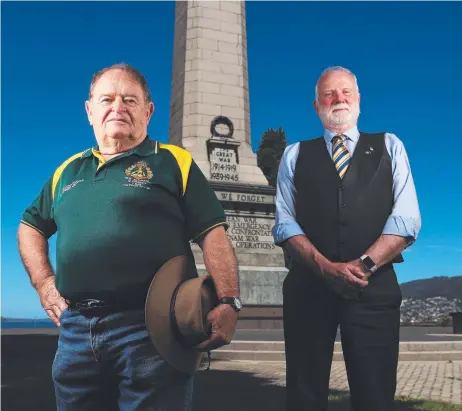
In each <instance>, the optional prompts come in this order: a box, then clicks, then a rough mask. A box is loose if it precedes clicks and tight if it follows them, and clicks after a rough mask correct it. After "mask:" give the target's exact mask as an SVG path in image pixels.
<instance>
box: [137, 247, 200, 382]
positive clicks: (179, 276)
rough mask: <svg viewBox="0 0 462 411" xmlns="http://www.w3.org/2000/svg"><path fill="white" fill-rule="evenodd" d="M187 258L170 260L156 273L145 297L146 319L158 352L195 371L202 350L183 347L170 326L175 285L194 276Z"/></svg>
mask: <svg viewBox="0 0 462 411" xmlns="http://www.w3.org/2000/svg"><path fill="white" fill-rule="evenodd" d="M187 263H188V260H187V257H186V256H177V257H173V258H172V259H170V260H168V261H167V262H166V263H165V264H164V265H163V266H162V267H161V268H160V269H159V271H157V273H156V275H155V276H154V278H153V280H152V282H151V285H150V287H149V291H148V294H147V297H146V305H145V319H146V327H147V329H148V332H149V336H150V338H151V341H152V343H153V344H154V347H155V348H156V350H157V352H158V353H159V355H160V356H161V357H162V358H163V359H164V360H165V361H166V362H167V363H169V364H170V365H171V366H172V367H174V368H176V369H177V370H179V371H181V372H184V373H188V374H191V375H192V374H194V372H195V371H197V369H198V368H199V365H200V362H201V359H202V352H200V351H197V350H196V349H194V348H192V347H191V348H186V347H184V346H182V345H181V344H180V343H179V342H178V340H177V339H176V337H175V334H174V332H173V330H172V327H171V325H170V302H171V300H172V295H173V292H174V290H175V288H176V286H177V285H178V284H179V283H180V282H183V281H185V280H187V279H190V278H194V277H191V273H189V272H188V270H187Z"/></svg>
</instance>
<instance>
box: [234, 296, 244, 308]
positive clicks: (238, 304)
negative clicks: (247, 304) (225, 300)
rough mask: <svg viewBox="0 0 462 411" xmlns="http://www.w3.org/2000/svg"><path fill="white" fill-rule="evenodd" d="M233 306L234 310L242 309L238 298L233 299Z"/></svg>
mask: <svg viewBox="0 0 462 411" xmlns="http://www.w3.org/2000/svg"><path fill="white" fill-rule="evenodd" d="M234 304H235V305H236V308H237V309H238V310H240V309H241V308H242V302H241V300H240V299H239V298H235V299H234Z"/></svg>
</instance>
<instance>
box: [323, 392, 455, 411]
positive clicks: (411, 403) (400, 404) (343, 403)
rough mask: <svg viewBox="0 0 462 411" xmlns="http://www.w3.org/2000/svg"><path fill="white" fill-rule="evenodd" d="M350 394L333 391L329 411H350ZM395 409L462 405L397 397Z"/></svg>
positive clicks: (445, 410)
mask: <svg viewBox="0 0 462 411" xmlns="http://www.w3.org/2000/svg"><path fill="white" fill-rule="evenodd" d="M349 402H350V395H349V394H348V393H344V392H333V393H332V392H331V394H330V395H329V411H331V410H332V411H349V410H350V406H349ZM394 409H395V411H462V405H457V404H449V403H446V402H439V401H430V400H422V399H417V398H410V397H396V398H395V407H394Z"/></svg>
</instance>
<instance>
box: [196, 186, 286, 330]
mask: <svg viewBox="0 0 462 411" xmlns="http://www.w3.org/2000/svg"><path fill="white" fill-rule="evenodd" d="M210 183H211V185H212V188H213V189H214V191H215V194H216V195H217V197H218V198H219V200H220V202H221V204H222V206H223V208H224V210H225V214H226V219H227V222H228V224H229V227H228V230H227V235H228V238H229V239H230V241H231V243H232V244H233V247H234V250H235V253H236V258H237V262H238V265H239V280H240V288H241V299H242V302H243V304H244V307H245V309H244V310H243V311H242V312H241V315H240V321H239V328H281V327H282V284H283V281H284V278H285V277H286V275H287V272H288V270H287V269H286V268H285V264H284V253H283V252H282V249H281V248H280V247H278V246H276V245H275V244H274V241H273V236H272V232H271V229H272V228H273V226H274V211H275V189H274V187H270V186H261V185H250V184H236V183H234V184H233V183H220V182H215V181H211V182H210ZM192 248H193V252H194V257H195V259H196V265H197V268H198V271H199V274H200V275H203V274H205V273H206V270H205V265H204V260H203V255H202V251H201V250H200V248H199V247H198V246H197V245H195V244H193V247H192Z"/></svg>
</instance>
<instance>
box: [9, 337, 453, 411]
mask: <svg viewBox="0 0 462 411" xmlns="http://www.w3.org/2000/svg"><path fill="white" fill-rule="evenodd" d="M1 342H2V344H1V350H2V358H1V360H2V367H1V377H2V393H1V394H2V395H1V409H2V410H8V411H35V410H39V411H55V410H56V407H55V403H54V392H53V385H52V380H51V363H52V361H53V357H54V353H55V350H56V345H57V336H56V335H50V334H48V335H46V334H42V335H40V334H35V335H33V334H26V335H24V334H22V335H20V334H13V335H11V334H9V335H5V333H3V332H2V341H1ZM398 380H399V382H398V389H397V395H402V396H408V397H411V398H414V399H415V400H410V401H405V402H402V401H397V402H396V406H395V409H394V411H397V410H399V411H411V410H415V408H414V406H413V405H414V404H419V403H422V401H423V400H424V399H433V400H437V401H447V402H451V403H453V404H462V398H461V386H462V361H458V362H456V361H454V362H437V361H432V362H401V363H400V364H399V370H398ZM284 383H285V363H284V362H258V363H257V362H251V361H242V362H239V361H227V362H224V361H213V362H212V368H211V370H209V371H199V372H198V373H197V378H196V382H195V392H194V407H193V411H216V410H218V409H219V410H220V411H283V410H284V392H285V389H284ZM330 387H331V393H332V394H333V396H334V397H333V398H332V400H331V401H330V402H329V411H348V410H349V409H350V408H349V403H348V397H347V395H346V394H347V392H348V384H347V379H346V373H345V367H344V365H343V363H342V362H334V364H333V366H332V374H331V385H330ZM458 407H459V406H458ZM455 409H460V410H462V406H460V408H454V410H455ZM111 411H112V410H111Z"/></svg>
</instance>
